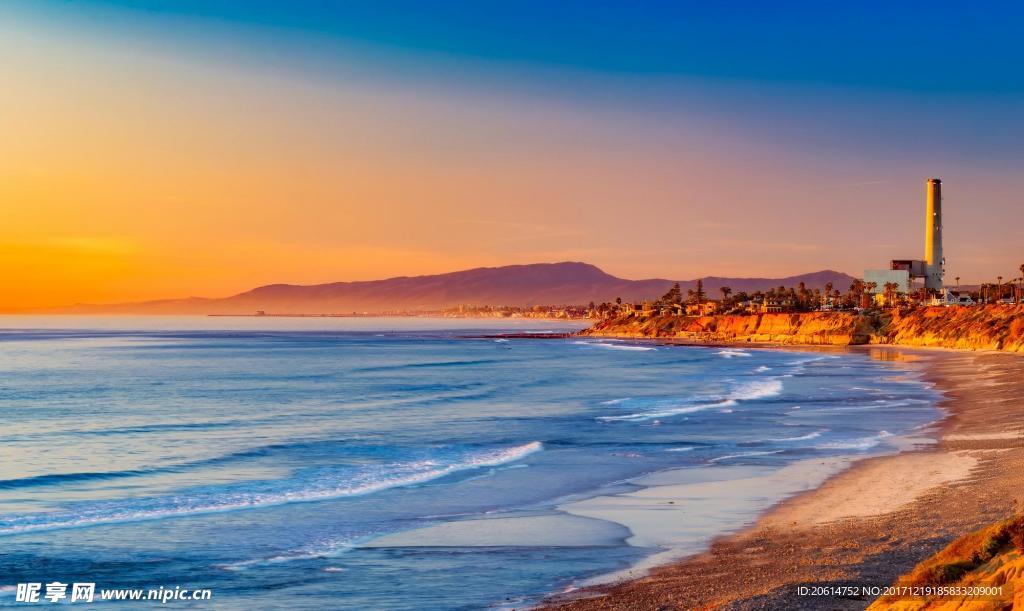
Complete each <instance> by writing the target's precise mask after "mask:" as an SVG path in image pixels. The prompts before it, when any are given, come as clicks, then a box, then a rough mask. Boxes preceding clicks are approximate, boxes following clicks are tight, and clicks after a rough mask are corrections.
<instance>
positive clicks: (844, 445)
mask: <svg viewBox="0 0 1024 611" xmlns="http://www.w3.org/2000/svg"><path fill="white" fill-rule="evenodd" d="M886 437H892V433H890V432H889V431H879V432H878V434H877V435H875V436H873V437H862V438H860V439H853V440H850V441H834V442H829V443H823V444H820V445H816V446H814V448H815V449H817V450H870V449H871V448H873V447H875V446H877V445H878V444H880V443H881V442H882V440H883V439H885V438H886Z"/></svg>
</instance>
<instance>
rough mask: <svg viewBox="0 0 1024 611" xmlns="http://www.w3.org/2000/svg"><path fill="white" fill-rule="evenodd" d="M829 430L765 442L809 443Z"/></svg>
mask: <svg viewBox="0 0 1024 611" xmlns="http://www.w3.org/2000/svg"><path fill="white" fill-rule="evenodd" d="M827 430H828V429H822V430H820V431H814V432H811V433H807V434H806V435H800V436H798V437H781V438H778V439H766V440H765V441H771V442H777V443H782V442H787V441H807V440H808V439H817V438H818V437H821V434H822V433H824V432H825V431H827Z"/></svg>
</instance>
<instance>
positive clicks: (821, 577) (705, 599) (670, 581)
mask: <svg viewBox="0 0 1024 611" xmlns="http://www.w3.org/2000/svg"><path fill="white" fill-rule="evenodd" d="M651 340H654V341H658V342H661V343H682V342H672V341H664V339H663V338H650V339H649V340H648V341H651ZM686 344H687V345H705V346H706V345H708V344H706V343H697V342H686ZM715 344H716V345H717V344H718V342H716V343H715ZM734 345H742V346H743V347H745V348H753V347H755V346H751V345H750V344H748V343H745V342H744V343H742V344H734ZM756 347H757V348H772V347H773V346H771V345H765V344H758V345H756ZM774 347H777V348H785V349H794V348H796V349H799V347H797V346H792V345H785V346H783V345H779V346H774ZM810 349H811V350H815V349H817V350H821V349H822V347H819V346H813V347H810ZM848 349H849V350H853V351H864V352H868V351H870V352H872V356H873V357H875V358H890V359H908V360H910V359H912V360H915V361H919V362H920V363H921V364H922V369H923V379H925V380H926V381H928V382H930V383H932V384H933V385H934V386H935V387H936V388H937V389H938V390H940V391H941V392H942V393H943V399H941V400H940V404H939V407H941V408H942V409H943V410H944V411H945V417H944V418H943V419H942V420H941V421H940V422H938V423H936V424H935V425H934V436H935V438H936V443H934V444H932V445H930V446H925V447H921V446H917V447H914V448H913V449H908V450H907V451H903V452H900V453H898V454H889V455H883V456H876V457H865V458H863V459H861V460H857V461H855V462H854V463H853V464H852V465H851V466H849V467H848V468H845V469H835V470H833V471H832V472H831V473H830V474H826V475H827V477H823V478H822V479H823V482H819V483H820V485H813V486H810V487H809V489H807V490H806V491H804V492H797V493H796V494H794V495H792V496H788V498H786V499H785V500H783V501H781V502H779V503H776V504H775V505H774V506H772V507H771V508H769V509H767V511H765V512H763V513H762V514H761V515H760V517H759V518H757V519H756V522H754V523H753V524H752V525H750V526H748V527H746V528H743V529H741V530H739V531H737V532H734V533H733V534H726V535H723V536H720V537H718V538H716V539H715V540H714V541H713V542H712V543H711V545H710V547H708V548H707V549H706V550H704V551H698V552H697V553H696V554H695V555H691V556H688V557H685V558H681V559H679V558H678V557H677V559H672V558H670V557H665V558H663V560H664V561H665V562H668V563H667V564H664V563H663V564H660V565H659V566H656V567H653V568H651V569H650V571H649V572H648V573H647V574H646V575H643V576H640V577H634V578H627V579H626V580H625V581H618V582H614V583H612V584H596V585H588V584H585V587H583V588H582V589H580V590H576V591H573V592H570V593H564V594H556V595H553V596H551V597H549V598H548V599H546V600H545V601H544V603H543V604H542V607H543V608H547V609H563V610H591V609H633V608H665V609H673V608H678V609H691V608H722V607H724V608H732V609H762V608H786V609H863V608H865V607H866V606H867V605H868V604H870V602H871V600H870V599H869V598H840V597H834V596H821V597H810V596H800V595H799V593H798V590H797V587H798V586H799V585H808V586H825V585H829V586H835V585H862V586H864V585H871V586H885V585H889V584H891V583H892V582H894V581H895V580H896V578H897V577H899V576H900V575H901V574H903V573H905V572H907V571H909V570H910V569H911V568H913V566H914V565H915V564H916V563H917V562H919V561H920V560H923V559H924V558H926V557H927V556H929V555H930V554H932V553H934V552H936V551H938V550H939V549H941V548H942V547H943V546H944V545H945V544H946V543H948V542H949V541H951V540H952V539H954V538H956V537H957V536H960V535H962V534H964V533H966V532H968V531H970V530H972V529H975V528H977V527H980V526H983V525H986V524H989V523H991V522H993V521H995V520H999V519H1002V518H1005V517H1008V516H1010V515H1012V514H1014V513H1015V512H1017V511H1019V510H1020V509H1024V493H1021V492H1019V491H1020V490H1024V473H1021V472H1020V471H1021V470H1020V469H1019V468H1018V466H1019V464H1020V461H1021V459H1024V438H1022V437H1021V436H1020V435H1021V431H1020V430H1019V428H1018V426H1019V425H1018V422H1019V418H1018V417H1017V415H1016V413H1015V410H1014V407H1015V405H1016V404H1017V400H1018V398H1019V397H1021V396H1022V395H1024V393H1022V390H1024V375H1022V374H1024V359H1019V358H1016V357H1015V355H1013V354H1006V353H999V352H997V351H977V352H968V351H963V350H928V349H922V348H919V347H902V346H891V345H871V346H857V347H851V348H848ZM826 350H829V351H834V350H836V349H835V348H832V349H828V348H826ZM876 351H877V352H876ZM644 568H647V567H646V566H645V567H644ZM627 575H628V573H627ZM618 576H624V575H618Z"/></svg>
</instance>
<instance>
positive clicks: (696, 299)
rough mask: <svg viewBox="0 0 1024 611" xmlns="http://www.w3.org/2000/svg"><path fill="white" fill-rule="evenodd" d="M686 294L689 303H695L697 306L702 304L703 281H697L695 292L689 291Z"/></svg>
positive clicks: (703, 296)
mask: <svg viewBox="0 0 1024 611" xmlns="http://www.w3.org/2000/svg"><path fill="white" fill-rule="evenodd" d="M687 294H688V295H689V296H690V302H691V303H696V304H697V305H700V304H702V303H704V298H705V296H706V295H705V294H704V281H703V280H700V279H698V280H697V290H693V289H690V290H689V291H687Z"/></svg>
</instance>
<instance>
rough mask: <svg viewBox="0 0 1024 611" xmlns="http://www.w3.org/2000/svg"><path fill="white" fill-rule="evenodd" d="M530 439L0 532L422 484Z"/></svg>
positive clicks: (100, 506)
mask: <svg viewBox="0 0 1024 611" xmlns="http://www.w3.org/2000/svg"><path fill="white" fill-rule="evenodd" d="M543 447H544V446H543V444H541V442H539V441H533V442H530V443H526V444H523V445H519V446H514V447H510V448H504V449H499V450H486V451H480V450H475V451H472V450H456V451H454V452H449V453H448V454H447V455H446V456H444V457H437V458H425V459H421V460H411V461H404V462H391V463H384V464H377V465H369V466H361V467H343V468H324V469H320V470H318V471H315V472H313V473H312V474H309V475H308V476H306V477H305V478H304V479H303V480H302V481H258V482H247V483H244V484H238V485H232V486H223V487H219V488H209V489H205V490H203V489H200V490H196V491H193V492H191V493H183V494H179V495H174V496H166V497H155V498H146V499H133V500H125V501H102V502H83V503H78V504H76V505H72V506H70V507H68V508H66V509H63V510H58V511H55V512H50V513H44V514H30V515H12V516H0V535H15V534H21V533H26V532H37V531H43V530H56V529H64V528H77V527H86V526H96V525H100V524H112V523H120V522H137V521H143V520H155V519H161V518H172V517H181V516H191V515H197V514H205V513H215V512H227V511H239V510H244V509H256V508H260V507H269V506H273V505H283V504H287V503H308V502H313V501H322V500H328V499H337V498H343V497H350V496H360V495H366V494H372V493H375V492H381V491H383V490H388V489H391V488H398V487H402V486H412V485H416V484H423V483H426V482H429V481H431V480H435V479H438V478H441V477H444V476H446V475H451V474H453V473H458V472H460V471H467V470H470V469H476V468H480V467H497V466H501V465H504V464H507V463H511V462H514V461H517V460H520V459H522V458H525V457H526V456H529V455H530V454H533V453H535V452H539V451H541V450H542V449H543Z"/></svg>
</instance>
